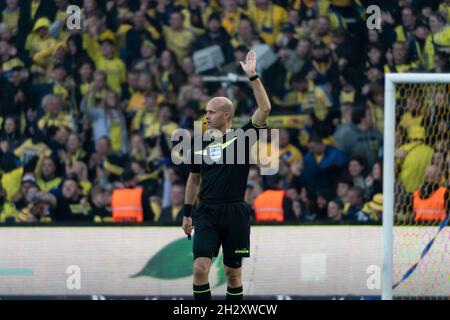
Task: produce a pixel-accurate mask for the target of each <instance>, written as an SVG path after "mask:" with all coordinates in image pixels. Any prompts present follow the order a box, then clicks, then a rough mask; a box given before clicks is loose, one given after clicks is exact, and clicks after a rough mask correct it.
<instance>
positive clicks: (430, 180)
mask: <svg viewBox="0 0 450 320" xmlns="http://www.w3.org/2000/svg"><path fill="white" fill-rule="evenodd" d="M424 179H425V180H424V183H423V184H421V185H420V186H419V188H418V189H417V190H416V191H415V192H414V195H413V203H412V208H413V210H414V219H415V221H417V222H425V223H426V222H429V223H430V222H431V223H432V222H439V221H441V220H443V219H444V218H445V216H446V215H447V214H448V212H449V210H450V196H449V191H448V189H447V188H446V187H441V186H440V182H441V180H442V171H441V170H440V168H438V167H436V166H433V165H431V166H428V167H427V168H426V170H425V178H424Z"/></svg>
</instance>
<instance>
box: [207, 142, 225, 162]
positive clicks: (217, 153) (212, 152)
mask: <svg viewBox="0 0 450 320" xmlns="http://www.w3.org/2000/svg"><path fill="white" fill-rule="evenodd" d="M209 156H210V157H211V160H212V161H214V162H218V161H220V159H222V147H221V146H220V145H214V146H210V147H209Z"/></svg>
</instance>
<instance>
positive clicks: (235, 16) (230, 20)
mask: <svg viewBox="0 0 450 320" xmlns="http://www.w3.org/2000/svg"><path fill="white" fill-rule="evenodd" d="M245 14H246V11H244V10H242V9H241V8H237V10H236V11H234V12H224V13H223V14H222V21H221V25H222V27H223V28H224V29H225V31H226V32H227V33H228V35H230V37H231V36H234V35H235V34H236V32H237V27H238V25H239V22H240V21H241V16H242V15H245Z"/></svg>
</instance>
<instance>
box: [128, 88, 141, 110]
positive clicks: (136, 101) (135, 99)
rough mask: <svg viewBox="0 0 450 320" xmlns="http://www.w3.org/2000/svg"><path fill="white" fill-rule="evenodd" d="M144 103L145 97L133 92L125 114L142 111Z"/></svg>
mask: <svg viewBox="0 0 450 320" xmlns="http://www.w3.org/2000/svg"><path fill="white" fill-rule="evenodd" d="M144 102H145V96H144V95H143V94H142V93H141V92H135V93H133V95H132V96H131V98H130V101H129V102H128V106H127V109H126V112H131V111H140V110H142V109H143V108H144V107H145V106H144Z"/></svg>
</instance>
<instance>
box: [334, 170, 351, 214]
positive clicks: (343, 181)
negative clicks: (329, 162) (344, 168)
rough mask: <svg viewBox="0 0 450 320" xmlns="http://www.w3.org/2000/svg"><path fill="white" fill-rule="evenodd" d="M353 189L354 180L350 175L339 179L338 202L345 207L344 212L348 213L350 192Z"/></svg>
mask: <svg viewBox="0 0 450 320" xmlns="http://www.w3.org/2000/svg"><path fill="white" fill-rule="evenodd" d="M352 187H353V180H352V179H351V178H350V177H349V176H348V175H343V176H341V177H339V178H338V179H337V181H336V200H339V201H341V202H342V203H343V205H344V212H347V210H348V207H349V205H350V204H349V202H348V191H349V190H350V188H352Z"/></svg>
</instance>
